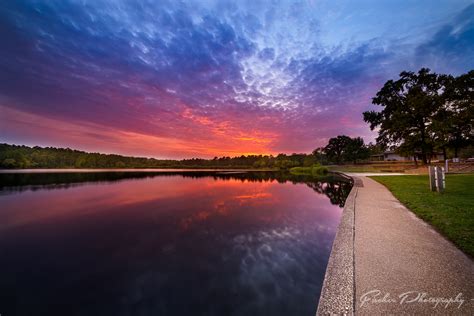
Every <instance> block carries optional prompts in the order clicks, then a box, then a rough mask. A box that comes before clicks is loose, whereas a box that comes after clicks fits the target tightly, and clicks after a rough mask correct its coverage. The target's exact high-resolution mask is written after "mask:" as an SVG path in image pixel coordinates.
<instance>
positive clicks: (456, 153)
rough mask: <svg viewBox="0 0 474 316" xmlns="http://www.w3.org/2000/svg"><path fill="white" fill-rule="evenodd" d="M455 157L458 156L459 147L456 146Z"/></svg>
mask: <svg viewBox="0 0 474 316" xmlns="http://www.w3.org/2000/svg"><path fill="white" fill-rule="evenodd" d="M454 158H458V147H457V146H456V147H454Z"/></svg>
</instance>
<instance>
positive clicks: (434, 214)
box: [371, 174, 474, 257]
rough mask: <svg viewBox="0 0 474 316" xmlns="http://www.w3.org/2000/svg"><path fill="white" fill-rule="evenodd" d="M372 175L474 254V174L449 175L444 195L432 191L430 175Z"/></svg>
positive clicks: (453, 240) (439, 229)
mask: <svg viewBox="0 0 474 316" xmlns="http://www.w3.org/2000/svg"><path fill="white" fill-rule="evenodd" d="M371 178H373V179H374V180H376V181H378V182H380V183H382V184H383V185H385V186H386V187H387V188H388V189H389V190H390V191H391V192H392V193H393V195H394V196H395V197H396V198H397V199H398V200H399V201H400V202H402V203H403V204H404V205H405V206H406V207H408V208H409V209H410V210H412V211H413V212H414V213H415V214H416V215H417V216H418V217H420V218H422V219H423V220H425V221H427V222H428V223H430V224H431V225H433V226H434V227H435V228H436V229H437V230H438V231H439V232H440V233H441V234H443V235H444V236H446V237H447V238H448V239H449V240H451V241H452V242H453V243H454V244H456V245H457V246H458V247H459V248H460V249H461V250H463V251H464V252H465V253H467V254H468V255H470V256H471V257H474V190H473V188H474V174H464V175H447V176H446V191H445V192H444V193H442V194H440V193H437V192H431V191H430V189H429V182H428V176H427V175H419V176H374V177H371Z"/></svg>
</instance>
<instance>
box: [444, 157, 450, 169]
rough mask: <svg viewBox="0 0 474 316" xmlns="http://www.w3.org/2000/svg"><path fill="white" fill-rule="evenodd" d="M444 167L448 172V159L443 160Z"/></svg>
mask: <svg viewBox="0 0 474 316" xmlns="http://www.w3.org/2000/svg"><path fill="white" fill-rule="evenodd" d="M444 169H445V171H446V172H449V169H448V159H446V160H445V161H444Z"/></svg>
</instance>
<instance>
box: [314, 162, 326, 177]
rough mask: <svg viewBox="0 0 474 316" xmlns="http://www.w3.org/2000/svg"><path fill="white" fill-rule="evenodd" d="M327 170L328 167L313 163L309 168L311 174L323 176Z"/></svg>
mask: <svg viewBox="0 0 474 316" xmlns="http://www.w3.org/2000/svg"><path fill="white" fill-rule="evenodd" d="M328 171H329V170H328V168H326V167H324V166H319V165H315V166H313V168H312V169H311V174H312V175H313V176H323V175H326V174H327V173H328Z"/></svg>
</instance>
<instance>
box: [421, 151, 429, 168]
mask: <svg viewBox="0 0 474 316" xmlns="http://www.w3.org/2000/svg"><path fill="white" fill-rule="evenodd" d="M421 159H422V161H423V164H424V165H426V164H428V160H427V159H426V152H425V149H424V148H422V149H421Z"/></svg>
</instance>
